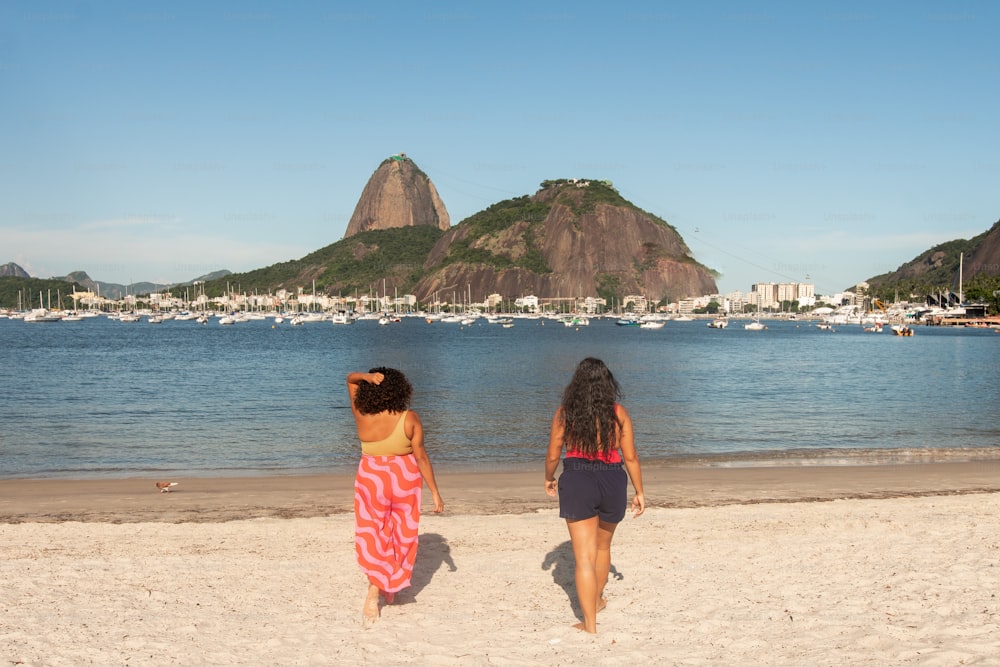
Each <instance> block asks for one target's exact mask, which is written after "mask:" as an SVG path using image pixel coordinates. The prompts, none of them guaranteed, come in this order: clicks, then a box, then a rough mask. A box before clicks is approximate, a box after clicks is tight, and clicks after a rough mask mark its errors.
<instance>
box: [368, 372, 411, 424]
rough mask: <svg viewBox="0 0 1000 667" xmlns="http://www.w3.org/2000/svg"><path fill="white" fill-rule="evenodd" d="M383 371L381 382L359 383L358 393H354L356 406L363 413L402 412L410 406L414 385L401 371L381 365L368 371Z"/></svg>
mask: <svg viewBox="0 0 1000 667" xmlns="http://www.w3.org/2000/svg"><path fill="white" fill-rule="evenodd" d="M368 372H369V373H381V374H382V376H383V379H382V383H381V384H372V383H371V382H360V383H358V393H356V394H355V395H354V406H355V407H356V408H357V409H358V412H360V413H361V414H363V415H377V414H378V413H380V412H402V411H403V410H406V409H408V408H409V407H410V397H411V396H413V386H412V385H411V384H410V381H409V380H407V379H406V376H405V375H403V373H402V372H401V371H398V370H396V369H395V368H385V367H384V366H379V367H378V368H373V369H371V370H369V371H368Z"/></svg>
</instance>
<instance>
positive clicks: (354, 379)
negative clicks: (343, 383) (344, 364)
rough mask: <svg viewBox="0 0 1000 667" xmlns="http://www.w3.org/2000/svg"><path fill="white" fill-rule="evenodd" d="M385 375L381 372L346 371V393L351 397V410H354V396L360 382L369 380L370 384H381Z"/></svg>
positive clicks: (356, 393)
mask: <svg viewBox="0 0 1000 667" xmlns="http://www.w3.org/2000/svg"><path fill="white" fill-rule="evenodd" d="M383 379H385V376H384V375H382V374H381V373H357V372H355V373H348V374H347V393H348V395H349V396H350V397H351V410H354V409H355V408H354V397H355V396H357V395H358V385H360V384H361V383H362V382H370V383H372V384H381V383H382V380H383Z"/></svg>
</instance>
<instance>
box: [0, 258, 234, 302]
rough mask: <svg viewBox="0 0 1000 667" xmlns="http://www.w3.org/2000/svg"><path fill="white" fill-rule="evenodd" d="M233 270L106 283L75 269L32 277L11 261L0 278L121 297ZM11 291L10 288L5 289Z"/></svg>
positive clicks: (2, 267) (212, 277)
mask: <svg viewBox="0 0 1000 667" xmlns="http://www.w3.org/2000/svg"><path fill="white" fill-rule="evenodd" d="M231 273H232V272H231V271H226V270H221V271H214V272H212V273H209V274H206V275H204V276H199V277H198V278H192V279H191V280H189V281H187V282H183V283H171V284H160V283H150V282H141V283H132V284H130V285H119V284H117V283H106V282H101V281H99V280H93V279H92V278H91V277H90V276H88V275H87V272H86V271H74V272H72V273H70V274H68V275H65V276H60V277H56V278H49V279H40V278H32V277H31V276H30V275H29V274H28V272H27V271H25V270H24V269H23V268H21V267H20V266H18V265H17V264H15V263H14V262H9V263H7V264H3V265H0V278H5V277H6V278H18V279H21V280H32V281H36V282H37V281H43V282H52V281H55V282H56V283H57V284H58V283H71V284H74V283H75V284H76V285H78V286H79V287H80V288H81V289H83V290H89V291H91V292H94V293H95V294H100V295H101V296H102V297H104V298H106V299H121V298H122V297H123V296H125V295H126V294H151V293H153V292H163V291H167V290H174V289H176V288H177V287H184V286H186V285H192V284H194V283H195V282H208V281H210V280H218V279H220V278H224V277H225V276H228V275H230V274H231ZM5 291H9V290H5Z"/></svg>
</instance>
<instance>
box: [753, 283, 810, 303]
mask: <svg viewBox="0 0 1000 667" xmlns="http://www.w3.org/2000/svg"><path fill="white" fill-rule="evenodd" d="M809 300H811V301H812V303H815V302H816V287H815V285H811V284H806V283H754V284H753V285H751V286H750V295H749V299H747V302H748V303H750V304H752V305H753V306H754V307H758V306H759V307H760V308H780V307H781V304H782V302H785V301H798V302H799V304H800V305H806V303H805V302H806V301H809Z"/></svg>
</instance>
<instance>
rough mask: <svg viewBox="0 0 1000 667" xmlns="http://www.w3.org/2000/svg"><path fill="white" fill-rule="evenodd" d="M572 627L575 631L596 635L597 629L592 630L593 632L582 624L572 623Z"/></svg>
mask: <svg viewBox="0 0 1000 667" xmlns="http://www.w3.org/2000/svg"><path fill="white" fill-rule="evenodd" d="M573 627H574V628H576V629H577V630H583V631H584V632H589V633H590V634H592V635H596V634H597V628H594V629H593V630H588V629H587V626H586V625H584V624H583V623H574V624H573Z"/></svg>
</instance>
